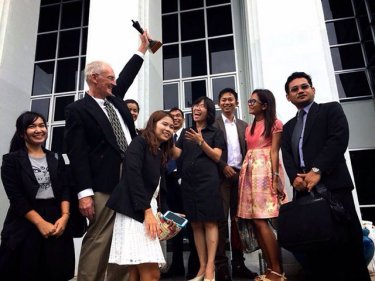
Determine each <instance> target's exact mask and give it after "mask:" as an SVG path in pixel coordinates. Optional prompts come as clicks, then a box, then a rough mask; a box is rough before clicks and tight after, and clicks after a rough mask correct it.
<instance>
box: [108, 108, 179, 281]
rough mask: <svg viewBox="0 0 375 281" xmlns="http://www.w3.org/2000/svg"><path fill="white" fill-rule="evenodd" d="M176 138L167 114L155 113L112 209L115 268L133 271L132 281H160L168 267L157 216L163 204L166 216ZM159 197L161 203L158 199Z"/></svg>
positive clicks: (130, 157)
mask: <svg viewBox="0 0 375 281" xmlns="http://www.w3.org/2000/svg"><path fill="white" fill-rule="evenodd" d="M172 135H173V119H172V117H171V116H170V115H169V114H168V113H166V112H164V111H156V112H154V113H152V114H151V116H150V118H149V120H148V122H147V125H146V128H145V129H144V130H143V131H142V132H141V134H140V135H138V136H137V137H135V138H134V139H133V140H132V142H131V144H130V145H129V147H128V149H127V150H126V153H125V158H124V162H123V175H122V180H121V181H120V183H119V184H118V185H117V186H116V187H115V189H114V191H113V193H112V195H111V197H110V199H109V200H108V203H107V206H108V207H109V208H111V209H113V210H115V211H116V219H115V224H114V229H113V237H112V245H111V251H110V257H109V263H115V264H118V265H128V266H129V281H138V280H141V281H155V280H159V278H160V270H159V266H162V265H163V264H165V259H164V255H163V251H162V248H161V246H160V242H159V239H158V233H159V226H158V223H157V220H156V218H155V215H156V212H157V208H158V206H157V205H158V204H157V202H158V201H159V202H161V203H162V206H161V207H162V208H161V209H162V212H163V211H165V210H166V208H165V207H166V206H165V204H163V203H164V202H165V201H166V194H165V192H166V189H165V183H164V176H163V175H164V172H163V171H164V168H165V165H166V162H167V160H168V158H169V155H170V151H171V148H172V146H173V141H172V139H171V137H172ZM159 191H160V196H159V198H160V199H161V200H157V199H156V198H157V197H158V194H159ZM163 207H164V208H163ZM163 209H164V210H163Z"/></svg>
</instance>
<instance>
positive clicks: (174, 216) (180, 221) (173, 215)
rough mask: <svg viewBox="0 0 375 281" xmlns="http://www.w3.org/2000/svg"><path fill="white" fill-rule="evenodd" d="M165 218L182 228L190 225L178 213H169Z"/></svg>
mask: <svg viewBox="0 0 375 281" xmlns="http://www.w3.org/2000/svg"><path fill="white" fill-rule="evenodd" d="M163 217H165V218H166V219H169V220H172V221H174V222H175V223H177V224H178V225H179V226H180V227H184V226H185V225H186V224H187V223H188V220H187V219H185V218H183V217H181V216H180V215H178V214H176V213H173V212H171V211H167V212H166V213H165V214H164V215H163Z"/></svg>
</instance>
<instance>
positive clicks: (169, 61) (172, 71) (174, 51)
mask: <svg viewBox="0 0 375 281" xmlns="http://www.w3.org/2000/svg"><path fill="white" fill-rule="evenodd" d="M179 73H180V63H179V52H178V45H171V46H165V47H163V75H164V77H163V79H164V80H169V79H176V78H179V77H180V74H179Z"/></svg>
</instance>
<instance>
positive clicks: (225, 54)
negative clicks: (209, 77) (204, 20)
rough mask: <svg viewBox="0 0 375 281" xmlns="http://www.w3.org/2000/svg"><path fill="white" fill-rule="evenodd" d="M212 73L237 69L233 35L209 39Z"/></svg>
mask: <svg viewBox="0 0 375 281" xmlns="http://www.w3.org/2000/svg"><path fill="white" fill-rule="evenodd" d="M208 44H209V52H210V71H211V74H215V73H223V72H231V71H236V63H235V57H234V46H233V37H226V38H219V39H211V40H209V41H208Z"/></svg>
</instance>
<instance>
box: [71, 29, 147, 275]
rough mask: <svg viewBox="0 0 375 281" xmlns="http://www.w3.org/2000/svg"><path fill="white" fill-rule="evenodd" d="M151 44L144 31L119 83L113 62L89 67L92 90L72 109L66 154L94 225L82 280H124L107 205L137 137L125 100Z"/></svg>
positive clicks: (83, 205) (81, 268)
mask: <svg viewBox="0 0 375 281" xmlns="http://www.w3.org/2000/svg"><path fill="white" fill-rule="evenodd" d="M148 44H149V43H148V37H147V33H144V34H143V35H141V44H140V46H139V48H138V52H137V54H135V55H133V57H132V58H131V59H130V60H129V62H128V63H127V64H126V65H125V67H124V69H123V70H122V71H121V73H120V74H119V77H118V79H117V80H115V74H114V72H113V69H112V67H111V66H110V65H108V64H107V63H105V62H100V61H94V62H92V63H89V64H88V65H87V66H86V69H85V76H86V82H87V84H88V86H89V90H88V92H87V93H86V95H85V97H84V98H83V99H81V100H78V101H76V102H74V103H72V104H70V105H69V106H67V108H66V112H65V115H66V127H65V140H64V142H65V143H64V145H65V151H66V153H67V155H68V158H69V161H70V166H71V171H72V175H73V178H74V181H75V183H76V190H75V191H76V193H77V194H78V199H79V209H80V212H81V214H82V215H83V216H85V217H87V218H88V219H89V221H90V224H89V228H88V230H87V233H86V235H85V237H84V239H83V242H82V248H81V254H80V260H79V266H78V280H80V281H86V280H87V281H103V280H104V278H105V273H106V271H107V279H106V280H120V279H121V278H120V277H121V276H119V277H116V273H115V272H116V270H114V268H115V266H112V265H111V266H109V267H108V270H107V263H108V257H109V250H110V246H111V239H112V230H113V223H114V212H113V211H112V210H110V209H109V208H107V207H105V204H106V202H107V200H108V198H109V195H110V194H111V193H112V191H113V188H114V187H115V186H116V185H117V183H118V182H119V179H120V175H121V168H122V167H121V163H122V160H123V158H124V153H125V150H126V148H127V145H128V144H129V143H130V142H131V140H132V138H133V137H135V136H136V131H135V126H134V121H133V118H132V116H131V114H130V112H129V110H128V108H127V107H126V105H125V103H124V101H123V97H124V95H125V93H126V91H127V90H128V88H129V87H130V85H131V84H132V83H133V81H134V79H135V77H136V75H137V73H138V71H139V69H140V68H141V66H142V63H143V55H144V54H145V52H146V50H147V48H148ZM119 275H125V273H123V274H119Z"/></svg>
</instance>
